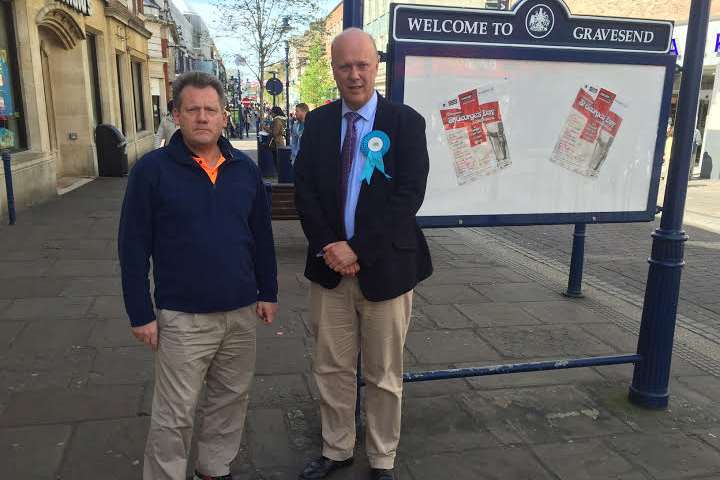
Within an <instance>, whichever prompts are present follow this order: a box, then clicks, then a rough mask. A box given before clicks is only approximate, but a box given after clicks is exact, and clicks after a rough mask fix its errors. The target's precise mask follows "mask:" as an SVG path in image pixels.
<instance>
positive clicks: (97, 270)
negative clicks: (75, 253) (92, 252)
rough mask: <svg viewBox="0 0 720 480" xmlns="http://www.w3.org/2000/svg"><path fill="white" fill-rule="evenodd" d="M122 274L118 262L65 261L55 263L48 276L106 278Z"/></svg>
mask: <svg viewBox="0 0 720 480" xmlns="http://www.w3.org/2000/svg"><path fill="white" fill-rule="evenodd" d="M118 273H120V265H119V263H118V261H117V260H65V259H62V258H61V259H59V260H57V261H55V263H54V264H53V265H52V267H51V268H49V270H48V272H47V275H48V276H51V277H105V276H110V275H116V274H118Z"/></svg>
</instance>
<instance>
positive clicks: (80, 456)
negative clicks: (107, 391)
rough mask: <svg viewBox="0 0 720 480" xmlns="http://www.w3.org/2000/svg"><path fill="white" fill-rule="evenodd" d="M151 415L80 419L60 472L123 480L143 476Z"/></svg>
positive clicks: (83, 479) (70, 479)
mask: <svg viewBox="0 0 720 480" xmlns="http://www.w3.org/2000/svg"><path fill="white" fill-rule="evenodd" d="M149 425H150V419H149V418H147V417H136V418H122V419H117V420H105V421H91V422H83V423H80V424H79V425H78V426H77V427H76V429H75V433H74V435H73V438H72V443H71V445H70V447H69V449H68V452H67V453H66V455H65V461H64V462H63V467H62V470H61V473H60V477H59V478H62V479H67V480H95V479H97V478H98V475H99V474H102V477H103V478H106V479H112V480H123V479H131V478H140V477H141V476H142V461H143V452H144V450H145V438H146V437H147V432H148V427H149Z"/></svg>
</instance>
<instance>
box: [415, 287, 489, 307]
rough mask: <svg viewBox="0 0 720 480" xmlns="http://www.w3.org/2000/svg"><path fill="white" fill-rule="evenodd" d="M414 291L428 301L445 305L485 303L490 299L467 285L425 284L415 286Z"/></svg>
mask: <svg viewBox="0 0 720 480" xmlns="http://www.w3.org/2000/svg"><path fill="white" fill-rule="evenodd" d="M415 292H416V293H417V294H418V295H420V296H421V297H423V299H424V300H427V302H428V303H433V304H442V305H447V304H451V303H486V302H489V301H490V299H489V298H488V297H486V296H485V295H483V294H481V293H478V292H477V291H475V290H473V289H472V288H470V287H468V286H457V285H425V284H422V285H420V286H419V287H416V288H415Z"/></svg>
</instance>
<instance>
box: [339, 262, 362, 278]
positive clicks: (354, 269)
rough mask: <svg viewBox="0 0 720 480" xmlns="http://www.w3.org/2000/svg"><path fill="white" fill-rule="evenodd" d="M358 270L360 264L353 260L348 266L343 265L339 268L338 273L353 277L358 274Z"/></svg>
mask: <svg viewBox="0 0 720 480" xmlns="http://www.w3.org/2000/svg"><path fill="white" fill-rule="evenodd" d="M359 271H360V264H359V263H357V262H355V263H353V264H352V265H350V266H349V267H345V268H343V269H342V270H340V275H342V276H343V277H354V276H356V275H357V274H358V272H359Z"/></svg>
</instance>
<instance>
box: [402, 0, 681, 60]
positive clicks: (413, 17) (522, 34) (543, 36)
mask: <svg viewBox="0 0 720 480" xmlns="http://www.w3.org/2000/svg"><path fill="white" fill-rule="evenodd" d="M391 11H392V12H393V23H392V33H393V37H392V38H393V40H394V41H396V42H415V43H423V42H429V43H448V44H476V45H504V46H532V47H549V48H564V49H582V50H623V51H629V52H654V53H666V52H668V51H669V50H670V46H671V40H672V30H673V23H672V22H667V21H655V20H634V19H619V18H612V17H586V16H573V15H571V14H570V12H569V11H568V9H567V7H566V6H565V4H564V3H562V2H559V1H555V0H547V1H539V2H538V1H537V0H524V1H522V2H520V3H519V4H517V5H516V6H515V8H514V9H513V10H512V11H497V10H470V9H460V8H457V9H455V8H447V7H429V6H422V5H395V4H394V5H393V6H392V7H391Z"/></svg>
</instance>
